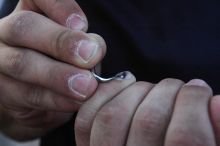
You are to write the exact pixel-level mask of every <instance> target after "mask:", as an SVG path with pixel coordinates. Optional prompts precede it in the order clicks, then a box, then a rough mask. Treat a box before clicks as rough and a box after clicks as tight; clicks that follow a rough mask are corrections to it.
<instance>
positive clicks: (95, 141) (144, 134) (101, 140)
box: [75, 79, 220, 146]
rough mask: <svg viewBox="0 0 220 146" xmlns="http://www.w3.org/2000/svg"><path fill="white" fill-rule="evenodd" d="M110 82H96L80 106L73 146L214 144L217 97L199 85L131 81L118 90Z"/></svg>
mask: <svg viewBox="0 0 220 146" xmlns="http://www.w3.org/2000/svg"><path fill="white" fill-rule="evenodd" d="M115 82H117V81H112V82H111V83H109V84H101V85H100V86H99V88H100V89H102V90H99V91H97V93H96V94H95V95H94V96H93V97H92V98H90V99H89V100H88V101H87V102H86V103H85V104H84V105H83V106H82V107H81V108H80V110H79V113H78V115H77V118H76V122H75V134H76V142H77V146H97V145H101V146H112V145H114V146H122V145H126V146H134V145H135V146H186V145H189V146H218V145H219V132H220V131H219V129H220V128H219V123H220V122H219V119H220V118H219V114H218V111H219V107H220V106H219V105H220V97H219V96H214V97H213V95H212V89H211V88H210V86H209V85H208V84H207V83H205V82H204V81H202V80H198V79H195V80H191V81H190V82H188V83H187V84H185V83H183V82H182V81H180V80H177V79H164V80H162V81H160V82H159V83H158V84H151V83H148V82H135V81H133V82H132V83H130V85H129V86H128V85H127V84H125V85H123V86H125V88H124V89H123V90H122V91H120V92H118V90H115V89H117V88H118V86H117V85H115ZM124 82H128V81H127V80H125V81H124ZM118 85H119V84H118ZM113 86H115V89H113V88H112V87H113ZM107 90H108V91H111V96H112V95H113V94H114V92H115V96H114V97H111V96H108V93H107V92H105V91H107ZM100 96H101V97H100ZM209 102H210V104H209ZM210 105H211V106H210ZM209 111H210V112H209ZM209 113H211V116H210V114H209Z"/></svg>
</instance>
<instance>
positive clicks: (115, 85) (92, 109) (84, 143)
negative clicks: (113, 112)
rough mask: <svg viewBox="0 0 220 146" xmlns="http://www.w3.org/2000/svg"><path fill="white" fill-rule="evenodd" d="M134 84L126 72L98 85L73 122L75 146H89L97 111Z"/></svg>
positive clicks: (132, 77)
mask: <svg viewBox="0 0 220 146" xmlns="http://www.w3.org/2000/svg"><path fill="white" fill-rule="evenodd" d="M134 82H135V77H134V76H133V75H132V74H131V73H129V72H126V77H125V78H124V79H123V80H122V79H120V78H119V79H116V80H113V81H111V82H109V83H102V84H100V85H99V87H98V89H97V91H96V92H95V94H94V95H93V96H92V97H91V98H90V99H89V100H88V101H87V102H86V103H84V104H83V106H82V107H81V108H80V110H79V113H78V115H77V117H76V121H75V136H76V143H77V146H89V145H90V135H91V130H92V125H93V122H94V119H95V117H96V114H97V113H98V111H99V110H100V109H101V108H102V107H103V106H104V105H105V104H106V103H107V102H109V101H110V100H112V99H113V98H114V97H115V96H116V95H117V94H119V93H120V92H121V91H122V90H123V89H125V88H127V87H128V86H129V85H131V84H133V83H134Z"/></svg>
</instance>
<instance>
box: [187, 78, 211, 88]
mask: <svg viewBox="0 0 220 146" xmlns="http://www.w3.org/2000/svg"><path fill="white" fill-rule="evenodd" d="M185 85H188V86H191V85H192V86H202V87H209V85H208V84H207V83H206V82H205V81H203V80H200V79H193V80H191V81H189V82H188V83H186V84H185Z"/></svg>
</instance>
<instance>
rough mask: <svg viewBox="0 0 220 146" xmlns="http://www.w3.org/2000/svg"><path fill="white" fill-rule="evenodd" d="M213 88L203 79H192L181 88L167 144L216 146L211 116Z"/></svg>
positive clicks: (167, 145)
mask: <svg viewBox="0 0 220 146" xmlns="http://www.w3.org/2000/svg"><path fill="white" fill-rule="evenodd" d="M211 96H212V90H211V88H210V87H209V85H208V84H207V83H205V82H204V81H202V80H198V79H195V80H191V81H190V82H189V83H187V84H186V85H184V87H183V88H182V89H181V90H180V92H179V94H178V96H177V101H176V104H175V108H174V113H173V117H172V119H171V122H170V125H169V127H168V130H167V133H166V140H165V146H215V145H216V144H215V137H214V132H213V128H212V125H211V121H210V118H209V108H208V106H209V99H210V97H211Z"/></svg>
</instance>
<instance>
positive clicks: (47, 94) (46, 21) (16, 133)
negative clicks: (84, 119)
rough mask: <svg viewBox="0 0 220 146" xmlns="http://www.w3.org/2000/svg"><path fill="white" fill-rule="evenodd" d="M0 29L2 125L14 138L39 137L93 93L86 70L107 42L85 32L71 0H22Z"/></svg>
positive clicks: (98, 58) (94, 85) (99, 57)
mask: <svg viewBox="0 0 220 146" xmlns="http://www.w3.org/2000/svg"><path fill="white" fill-rule="evenodd" d="M42 14H45V15H42ZM0 27H1V30H0V87H1V89H0V93H1V94H0V97H1V98H0V103H1V104H0V108H1V120H2V122H1V123H2V124H1V127H2V128H1V129H2V131H3V132H4V133H5V134H7V135H8V136H10V137H12V138H14V139H17V140H27V139H32V138H35V137H38V136H42V135H43V134H45V133H46V132H47V131H49V130H50V129H53V128H56V127H57V126H60V125H61V124H63V123H65V122H67V121H68V120H69V119H70V118H71V117H72V115H73V113H74V112H75V111H77V110H78V108H79V107H80V105H81V104H82V103H83V102H84V101H85V100H86V99H88V98H89V97H90V96H91V95H92V94H93V93H94V91H95V90H96V88H97V86H98V84H97V81H96V80H95V78H94V77H93V76H92V74H91V72H90V71H89V70H90V69H91V68H93V67H94V66H95V65H96V64H97V63H99V62H100V61H101V60H102V58H103V57H104V55H105V52H106V45H105V42H104V40H103V39H102V38H101V37H100V36H98V35H96V34H88V33H85V31H86V30H87V28H88V22H87V19H86V16H85V14H84V13H83V11H82V10H81V9H80V7H79V6H78V4H77V3H76V2H75V1H73V0H62V1H55V0H47V1H44V0H20V1H19V3H18V5H17V7H16V9H15V10H14V12H13V13H12V14H10V15H9V16H7V17H5V18H3V19H1V20H0ZM89 52H90V53H89ZM23 131H25V133H24V132H23ZM26 131H27V132H26Z"/></svg>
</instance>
